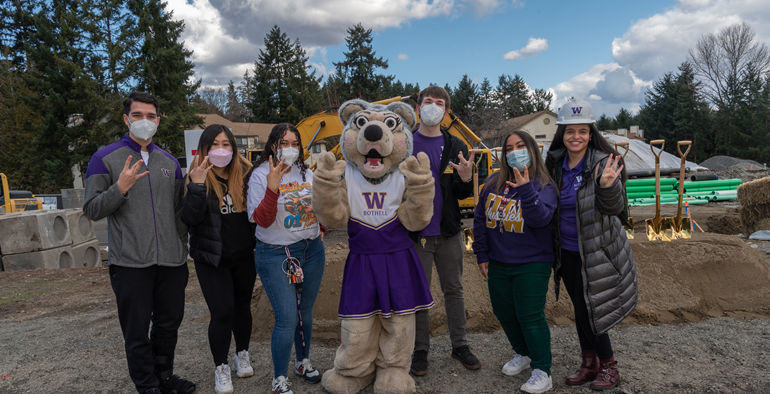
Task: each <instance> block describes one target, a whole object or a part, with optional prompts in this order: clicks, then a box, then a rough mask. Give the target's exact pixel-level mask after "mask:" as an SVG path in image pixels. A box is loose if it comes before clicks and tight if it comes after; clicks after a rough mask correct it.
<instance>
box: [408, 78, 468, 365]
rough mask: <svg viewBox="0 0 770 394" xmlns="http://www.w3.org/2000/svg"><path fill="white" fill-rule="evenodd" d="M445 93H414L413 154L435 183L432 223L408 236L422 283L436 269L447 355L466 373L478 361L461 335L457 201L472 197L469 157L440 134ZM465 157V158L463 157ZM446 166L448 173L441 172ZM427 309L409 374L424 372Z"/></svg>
mask: <svg viewBox="0 0 770 394" xmlns="http://www.w3.org/2000/svg"><path fill="white" fill-rule="evenodd" d="M449 100H450V99H449V94H448V93H447V92H446V90H444V89H442V88H440V87H438V86H430V87H428V88H426V89H425V90H423V91H422V92H420V96H419V98H418V99H417V110H416V112H417V114H418V115H419V116H420V128H419V129H418V130H417V131H415V132H414V154H415V155H417V153H418V152H425V153H426V154H427V155H428V157H429V158H430V164H431V171H432V172H433V177H434V179H435V181H436V182H435V184H436V194H435V196H434V200H433V219H432V220H431V222H430V224H429V225H428V226H427V227H426V228H425V229H423V230H422V231H420V232H413V233H410V234H409V235H410V237H411V238H412V240H413V241H414V242H415V245H414V247H415V249H416V250H417V254H418V255H419V257H420V261H421V262H422V267H423V269H424V270H425V279H427V281H428V284H430V282H431V276H432V273H433V264H434V263H435V265H436V272H437V273H438V277H439V283H440V284H441V291H442V292H443V293H444V305H445V307H446V315H447V325H448V326H449V338H450V340H451V342H452V357H453V358H455V359H457V360H460V362H461V363H462V364H463V365H464V366H465V368H468V369H479V368H481V363H480V362H479V359H478V358H476V356H474V355H473V353H472V352H471V350H470V347H469V346H468V340H467V339H466V337H465V324H466V323H465V297H464V295H463V285H462V276H463V253H464V250H465V246H464V244H463V239H462V222H461V216H460V205H459V201H458V200H460V199H464V198H467V197H469V196H471V195H473V182H471V181H472V175H473V166H472V163H473V154H471V155H470V156H468V148H467V147H466V146H465V143H464V142H462V141H461V140H460V139H459V138H457V137H455V136H453V135H451V134H449V132H447V131H444V130H441V127H440V124H441V120H442V119H443V118H444V116H446V115H447V113H448V109H449V104H450V101H449ZM466 157H468V159H467V160H466V159H465V158H466ZM447 166H452V168H453V169H454V171H451V170H450V172H449V173H445V170H446V169H447ZM429 328H430V324H429V321H428V311H427V310H423V311H420V312H417V314H416V336H415V344H414V353H413V354H412V366H411V372H412V374H414V375H417V376H422V375H425V374H426V373H428V350H429V348H430V331H429Z"/></svg>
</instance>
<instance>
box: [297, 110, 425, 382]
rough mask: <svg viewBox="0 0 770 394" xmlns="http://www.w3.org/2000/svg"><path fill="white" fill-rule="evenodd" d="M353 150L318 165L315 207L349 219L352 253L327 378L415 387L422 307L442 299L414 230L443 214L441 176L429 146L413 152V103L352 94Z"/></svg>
mask: <svg viewBox="0 0 770 394" xmlns="http://www.w3.org/2000/svg"><path fill="white" fill-rule="evenodd" d="M338 113H339V117H340V120H341V121H342V124H343V125H344V126H345V128H344V130H343V131H342V135H341V137H340V145H341V149H342V154H343V156H344V157H345V160H339V161H337V160H335V157H334V154H333V153H331V152H327V153H325V154H324V155H323V156H321V158H320V159H319V160H318V168H317V169H316V171H315V173H314V174H313V201H312V203H313V208H314V210H315V212H316V215H317V216H318V219H319V221H320V222H321V223H322V224H323V225H325V226H327V227H347V229H348V236H349V246H350V253H349V254H348V258H347V261H346V262H345V270H344V274H343V279H342V291H341V295H340V306H339V317H340V319H341V320H342V322H341V329H342V333H341V342H342V344H341V345H340V347H339V348H338V349H337V354H336V356H335V358H334V368H333V369H330V370H328V371H326V373H324V375H323V380H322V383H323V387H324V388H325V389H326V390H327V391H329V392H331V393H334V394H352V393H357V392H359V391H361V390H363V389H364V388H365V387H367V386H368V385H369V384H371V383H372V381H374V392H375V393H414V392H415V384H414V379H412V377H411V376H409V366H410V363H411V358H410V357H411V354H412V348H413V347H414V336H415V317H414V314H415V312H417V311H419V310H422V309H428V308H430V307H432V306H433V298H432V297H431V294H430V288H429V286H428V284H427V282H426V280H425V273H424V272H423V268H422V264H420V259H419V257H418V256H417V252H416V251H415V250H414V246H413V243H412V240H411V239H410V238H409V235H408V231H419V230H422V229H423V228H425V226H427V225H428V224H429V223H430V219H431V217H432V216H433V195H434V193H435V191H434V190H435V189H434V180H433V176H432V175H431V171H430V163H429V159H428V156H427V155H426V154H425V153H422V152H421V153H419V154H418V156H417V157H416V158H415V157H414V156H412V132H411V129H412V128H413V127H414V125H415V123H416V120H417V117H416V116H415V113H414V111H413V110H412V108H411V107H410V106H409V105H407V104H404V103H400V102H396V103H391V104H388V105H387V106H386V105H380V104H370V103H368V102H366V101H363V100H350V101H347V102H345V103H344V104H343V105H342V106H341V107H340V108H339V111H338Z"/></svg>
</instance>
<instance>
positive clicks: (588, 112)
mask: <svg viewBox="0 0 770 394" xmlns="http://www.w3.org/2000/svg"><path fill="white" fill-rule="evenodd" d="M594 122H596V117H594V109H593V108H592V107H591V104H589V103H588V101H585V100H581V99H578V98H576V99H572V100H570V101H567V103H566V104H564V105H563V106H562V107H561V110H559V118H558V119H557V120H556V124H591V123H594Z"/></svg>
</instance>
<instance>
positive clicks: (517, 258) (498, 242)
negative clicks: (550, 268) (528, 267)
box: [473, 172, 557, 264]
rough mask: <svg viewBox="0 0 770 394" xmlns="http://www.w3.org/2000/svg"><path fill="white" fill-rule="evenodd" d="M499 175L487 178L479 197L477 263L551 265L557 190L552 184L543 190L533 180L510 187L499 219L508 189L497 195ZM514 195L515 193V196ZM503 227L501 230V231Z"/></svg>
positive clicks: (475, 225)
mask: <svg viewBox="0 0 770 394" xmlns="http://www.w3.org/2000/svg"><path fill="white" fill-rule="evenodd" d="M499 174H500V173H499V172H497V173H495V174H493V175H492V176H490V177H489V179H487V182H486V185H485V186H484V188H483V190H482V191H481V195H480V196H479V203H478V205H476V212H475V215H474V218H473V237H474V241H473V253H475V254H476V260H477V263H479V264H481V263H488V262H489V259H492V260H495V261H499V262H501V263H505V264H524V263H552V262H553V261H554V254H553V242H552V239H551V226H550V224H551V218H552V217H553V214H554V212H555V211H556V201H557V196H556V189H555V188H554V186H553V182H550V181H549V182H548V184H547V185H546V186H545V187H544V188H543V189H541V190H538V189H539V188H540V182H539V181H538V180H537V179H531V180H530V181H529V182H528V183H525V184H524V185H521V186H519V187H516V188H514V187H510V188H509V189H510V190H509V191H508V195H507V196H505V197H506V198H511V196H513V197H512V198H511V200H510V201H509V202H508V203H507V204H505V205H504V208H503V216H502V218H500V216H499V212H500V204H501V202H502V199H503V196H502V195H499V194H503V191H505V188H503V190H502V191H501V192H500V193H499V194H498V192H497V190H496V189H497V177H498V176H499ZM514 193H515V194H514ZM500 226H502V229H503V230H502V231H500Z"/></svg>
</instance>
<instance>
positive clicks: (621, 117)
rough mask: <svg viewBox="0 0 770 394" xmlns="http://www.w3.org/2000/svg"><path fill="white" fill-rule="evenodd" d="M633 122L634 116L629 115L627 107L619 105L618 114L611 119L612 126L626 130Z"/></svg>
mask: <svg viewBox="0 0 770 394" xmlns="http://www.w3.org/2000/svg"><path fill="white" fill-rule="evenodd" d="M633 123H634V116H633V115H631V112H629V111H628V110H627V109H625V108H623V107H620V109H619V110H618V114H617V115H615V119H614V120H613V121H612V128H613V129H615V130H617V129H626V130H628V129H629V128H630V127H631V125H632V124H633Z"/></svg>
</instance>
